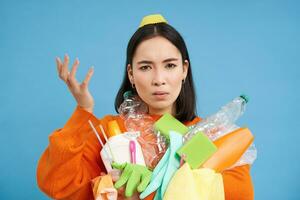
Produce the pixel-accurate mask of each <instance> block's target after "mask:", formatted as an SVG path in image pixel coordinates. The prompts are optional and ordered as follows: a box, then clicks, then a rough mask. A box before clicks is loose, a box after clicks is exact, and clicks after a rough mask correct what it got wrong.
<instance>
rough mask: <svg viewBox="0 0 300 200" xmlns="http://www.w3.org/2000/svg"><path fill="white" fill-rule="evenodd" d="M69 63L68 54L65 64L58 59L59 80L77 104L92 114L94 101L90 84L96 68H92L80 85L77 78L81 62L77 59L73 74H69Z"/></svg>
mask: <svg viewBox="0 0 300 200" xmlns="http://www.w3.org/2000/svg"><path fill="white" fill-rule="evenodd" d="M69 61H70V58H69V56H68V55H67V54H66V55H65V57H64V61H63V62H62V61H61V60H60V58H59V57H56V64H57V71H58V75H59V78H60V79H61V80H63V81H64V82H65V83H66V84H67V86H68V88H69V90H70V91H71V93H72V95H73V96H74V98H75V100H76V102H77V104H78V105H79V106H80V107H82V108H83V109H85V110H86V111H88V112H91V113H92V112H93V108H94V99H93V97H92V95H91V94H90V92H89V89H88V84H89V81H90V79H91V77H92V75H93V73H94V68H93V67H91V68H90V69H89V71H88V73H87V75H86V77H85V79H84V80H83V82H82V83H81V84H80V83H79V82H78V81H77V80H76V78H75V75H76V71H77V68H78V66H79V60H78V58H76V59H75V61H74V63H73V66H72V69H71V72H69V69H68V66H69Z"/></svg>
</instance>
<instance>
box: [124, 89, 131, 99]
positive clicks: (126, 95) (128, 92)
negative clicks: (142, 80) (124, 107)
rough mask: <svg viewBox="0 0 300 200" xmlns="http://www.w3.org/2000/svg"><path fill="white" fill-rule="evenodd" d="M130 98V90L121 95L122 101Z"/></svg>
mask: <svg viewBox="0 0 300 200" xmlns="http://www.w3.org/2000/svg"><path fill="white" fill-rule="evenodd" d="M131 96H133V93H132V91H131V90H128V91H126V92H124V94H123V98H124V99H128V98H129V97H131Z"/></svg>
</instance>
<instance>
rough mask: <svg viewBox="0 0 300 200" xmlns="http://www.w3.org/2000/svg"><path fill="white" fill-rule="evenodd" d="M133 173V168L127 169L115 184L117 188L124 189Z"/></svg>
mask: <svg viewBox="0 0 300 200" xmlns="http://www.w3.org/2000/svg"><path fill="white" fill-rule="evenodd" d="M131 173H132V168H130V167H125V169H124V170H123V172H122V175H121V177H120V179H119V180H118V181H117V182H116V183H115V188H116V189H118V188H120V187H122V186H123V185H124V184H125V183H126V182H127V180H128V179H129V177H130V175H131Z"/></svg>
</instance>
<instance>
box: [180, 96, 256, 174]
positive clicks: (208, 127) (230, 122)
mask: <svg viewBox="0 0 300 200" xmlns="http://www.w3.org/2000/svg"><path fill="white" fill-rule="evenodd" d="M247 102H248V98H247V97H246V96H244V95H241V96H239V97H237V98H235V99H233V100H232V101H231V102H229V103H227V104H226V105H224V106H223V107H222V108H221V109H220V110H219V111H218V112H217V113H215V114H213V115H211V116H209V117H207V118H205V119H203V120H202V121H200V122H199V123H197V124H196V125H194V126H191V127H190V130H189V131H188V133H187V134H186V135H185V136H184V138H183V139H184V142H187V141H188V140H190V139H191V138H192V137H193V136H194V135H195V134H196V133H197V132H199V131H201V132H203V133H204V134H205V135H206V136H208V137H209V138H210V139H211V140H212V141H215V140H216V139H218V138H220V137H222V136H224V135H226V134H228V133H230V132H232V131H234V130H236V129H238V128H239V127H238V126H237V125H236V124H235V122H236V121H237V120H238V119H239V117H240V116H242V115H243V113H244V112H245V109H246V104H247ZM256 157H257V150H256V148H255V145H254V144H253V143H252V144H251V145H250V146H249V148H248V149H247V150H246V152H245V153H244V154H243V155H242V156H241V158H240V159H239V160H238V161H237V162H236V163H235V164H234V165H233V166H231V167H230V168H232V167H236V166H241V165H245V164H253V162H254V161H255V160H256Z"/></svg>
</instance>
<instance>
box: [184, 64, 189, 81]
mask: <svg viewBox="0 0 300 200" xmlns="http://www.w3.org/2000/svg"><path fill="white" fill-rule="evenodd" d="M189 67H190V63H189V61H188V60H184V63H183V79H184V80H185V79H186V76H187V73H188V71H189Z"/></svg>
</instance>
